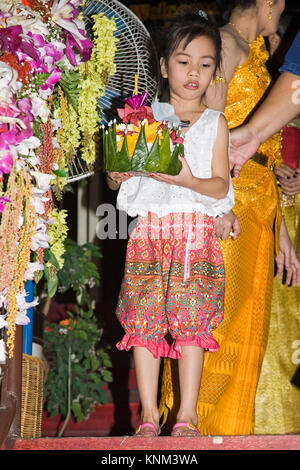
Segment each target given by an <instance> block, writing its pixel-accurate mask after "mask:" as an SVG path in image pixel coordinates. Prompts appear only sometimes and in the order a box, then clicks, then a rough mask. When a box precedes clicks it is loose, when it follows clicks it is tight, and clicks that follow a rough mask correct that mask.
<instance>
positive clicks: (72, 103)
mask: <svg viewBox="0 0 300 470" xmlns="http://www.w3.org/2000/svg"><path fill="white" fill-rule="evenodd" d="M82 4H83V3H82V1H81V0H2V1H1V2H0V309H1V312H2V313H1V314H0V329H1V328H3V327H6V328H7V329H8V331H7V338H8V339H7V342H6V345H5V343H4V342H3V340H1V341H0V358H1V360H2V359H3V357H5V356H6V354H7V353H8V355H9V357H12V356H13V351H14V332H15V327H16V325H25V324H27V323H28V322H29V318H28V317H27V316H26V312H27V309H28V308H29V307H31V306H34V305H36V304H37V302H38V299H37V298H35V299H34V301H33V302H31V303H28V302H26V300H25V298H26V292H25V289H24V284H25V283H26V281H28V280H33V279H34V280H35V281H37V280H39V279H40V278H41V277H42V276H43V275H45V278H46V280H47V282H48V293H49V294H51V295H53V294H54V292H55V283H56V280H57V277H56V273H57V271H58V270H59V269H60V268H61V267H62V263H63V258H62V255H63V250H64V248H63V242H64V239H65V238H66V234H67V230H68V228H67V223H66V217H67V214H66V211H64V210H58V209H57V208H56V207H55V205H56V199H57V197H58V196H59V194H60V191H61V190H62V189H63V187H64V185H65V184H66V177H67V173H68V167H67V162H68V160H69V159H70V158H74V155H75V152H76V150H77V149H80V148H82V146H83V144H85V143H86V142H88V143H89V150H88V151H86V150H85V149H83V151H82V157H83V158H86V160H87V161H88V163H89V164H90V163H93V162H94V161H95V158H96V153H95V151H94V150H93V149H92V147H93V146H92V143H94V142H95V134H97V133H98V124H99V122H98V121H99V114H97V118H96V111H98V100H99V97H100V94H101V93H102V91H101V90H104V87H105V80H107V78H108V74H110V73H112V72H113V70H114V69H113V65H112V64H113V59H114V50H115V40H114V39H113V29H114V21H113V20H107V22H105V21H104V17H103V18H102V15H101V22H98V20H99V17H98V16H97V15H96V16H95V17H94V21H95V24H97V26H96V31H95V30H94V33H95V37H94V42H95V45H94V44H93V42H92V41H91V40H90V39H89V37H88V36H87V34H86V31H85V26H84V22H83V21H82V14H81V13H80V9H81V8H82ZM100 23H101V24H100ZM101 25H102V26H101ZM108 25H109V26H108ZM101 27H102V28H103V30H102V31H101ZM109 28H110V31H111V35H110V36H109V38H108V35H109ZM101 38H102V39H101ZM101 40H102V41H103V42H104V43H105V46H104V47H105V50H107V51H109V52H107V54H108V55H106V56H105V57H106V58H105V59H104V56H103V57H102V59H101V60H102V62H101V64H98V65H96V63H95V62H96V61H97V60H99V54H101ZM108 43H111V44H110V47H108ZM94 49H95V50H96V52H97V55H96V53H94ZM92 54H93V55H92ZM91 55H92V57H91ZM108 56H109V57H108ZM90 60H91V64H90V65H87V70H88V73H89V79H87V76H86V75H85V74H84V70H85V69H84V67H85V65H86V64H88V63H89V61H90ZM102 70H103V74H102ZM99 77H101V78H99ZM100 83H101V86H100ZM74 84H75V85H76V86H74ZM87 86H88V87H89V88H87ZM103 92H104V91H103ZM83 100H86V101H85V103H84V104H83ZM86 106H88V115H89V116H88V115H87V114H86V111H87V107H86ZM81 112H83V113H84V114H83V115H82V116H80V113H81ZM87 129H88V130H89V132H88V134H87ZM87 135H88V137H87ZM93 145H94V144H93ZM54 195H55V196H56V198H55V197H54ZM3 312H4V313H3ZM6 348H7V351H6Z"/></svg>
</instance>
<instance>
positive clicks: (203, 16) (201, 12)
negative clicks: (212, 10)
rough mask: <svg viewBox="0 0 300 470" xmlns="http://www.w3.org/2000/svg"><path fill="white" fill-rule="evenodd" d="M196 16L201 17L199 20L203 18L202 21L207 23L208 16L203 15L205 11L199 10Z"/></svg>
mask: <svg viewBox="0 0 300 470" xmlns="http://www.w3.org/2000/svg"><path fill="white" fill-rule="evenodd" d="M198 15H199V16H201V18H203V19H204V20H206V21H208V15H207V13H205V11H203V10H199V11H198Z"/></svg>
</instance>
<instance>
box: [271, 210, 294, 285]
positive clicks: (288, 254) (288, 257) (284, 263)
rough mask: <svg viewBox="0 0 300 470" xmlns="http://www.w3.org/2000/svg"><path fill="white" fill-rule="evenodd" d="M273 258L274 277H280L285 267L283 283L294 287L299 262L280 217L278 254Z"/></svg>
mask: <svg viewBox="0 0 300 470" xmlns="http://www.w3.org/2000/svg"><path fill="white" fill-rule="evenodd" d="M275 259H276V264H277V272H276V277H280V276H281V274H282V273H283V269H284V268H285V270H286V281H285V284H287V285H292V286H293V287H295V286H296V284H297V283H298V282H300V262H299V260H298V258H297V255H296V253H295V249H294V247H293V245H292V242H291V240H290V237H289V234H288V231H287V228H286V224H285V221H284V219H282V223H281V227H280V236H279V254H278V256H276V258H275Z"/></svg>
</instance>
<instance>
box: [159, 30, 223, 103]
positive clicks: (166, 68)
mask: <svg viewBox="0 0 300 470" xmlns="http://www.w3.org/2000/svg"><path fill="white" fill-rule="evenodd" d="M185 41H186V38H185V39H183V40H182V41H181V43H180V44H179V46H178V47H177V49H175V51H174V52H173V53H172V55H171V56H170V59H169V63H168V64H166V63H165V61H164V59H161V74H162V76H163V78H167V79H168V82H169V88H170V98H171V100H172V99H177V100H178V99H182V100H196V101H198V102H199V103H200V100H201V98H202V96H203V95H204V94H205V92H206V90H207V88H208V86H209V84H210V82H211V80H212V78H213V76H214V72H215V66H216V59H215V46H214V44H213V42H212V41H211V39H209V38H207V37H206V36H199V37H196V38H195V39H193V40H192V41H191V42H190V43H189V44H188V45H187V46H186V48H185V49H184V48H183V47H184V44H185Z"/></svg>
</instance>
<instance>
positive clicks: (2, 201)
mask: <svg viewBox="0 0 300 470" xmlns="http://www.w3.org/2000/svg"><path fill="white" fill-rule="evenodd" d="M6 202H10V199H9V197H5V196H1V197H0V213H2V212H3V211H4V208H5V206H4V204H5V203H6Z"/></svg>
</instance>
